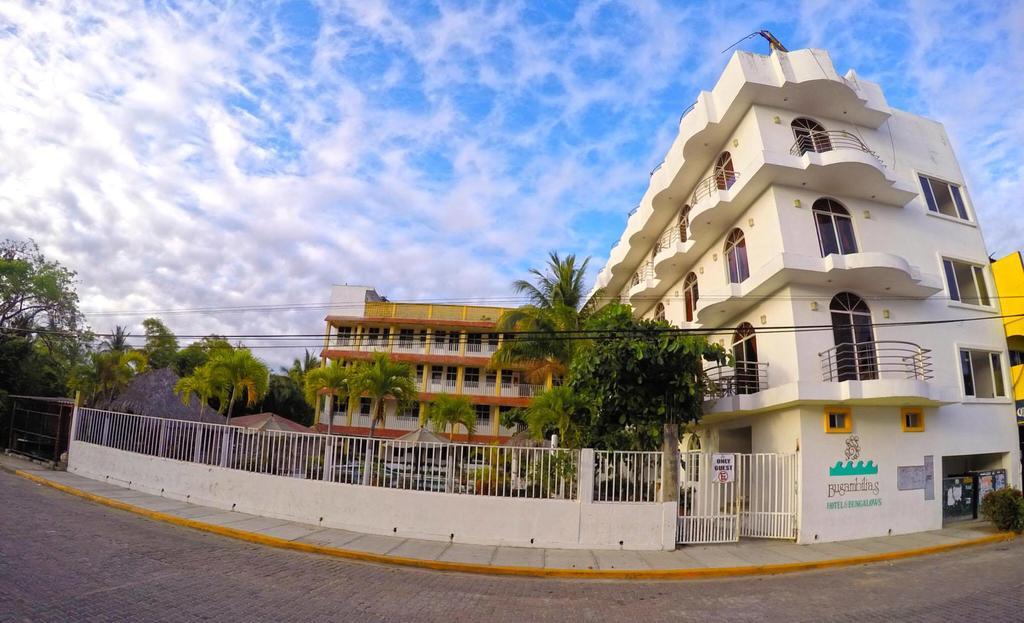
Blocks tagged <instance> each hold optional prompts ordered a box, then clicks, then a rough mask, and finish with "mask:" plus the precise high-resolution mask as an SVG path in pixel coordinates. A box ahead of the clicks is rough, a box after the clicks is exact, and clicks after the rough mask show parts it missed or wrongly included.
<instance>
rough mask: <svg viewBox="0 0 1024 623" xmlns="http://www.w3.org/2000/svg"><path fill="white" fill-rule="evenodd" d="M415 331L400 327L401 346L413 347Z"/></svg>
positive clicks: (399, 341)
mask: <svg viewBox="0 0 1024 623" xmlns="http://www.w3.org/2000/svg"><path fill="white" fill-rule="evenodd" d="M414 336H415V331H413V330H412V329H399V330H398V344H399V345H400V346H405V347H407V348H408V347H411V346H412V341H413V337H414Z"/></svg>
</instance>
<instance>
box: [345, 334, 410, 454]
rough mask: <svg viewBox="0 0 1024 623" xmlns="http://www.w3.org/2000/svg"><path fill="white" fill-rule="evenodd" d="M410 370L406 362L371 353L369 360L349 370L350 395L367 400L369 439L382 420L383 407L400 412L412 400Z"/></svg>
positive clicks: (383, 354) (382, 354)
mask: <svg viewBox="0 0 1024 623" xmlns="http://www.w3.org/2000/svg"><path fill="white" fill-rule="evenodd" d="M412 375H413V370H412V367H411V366H409V364H407V363H400V362H394V361H391V360H390V359H389V358H388V356H387V354H385V353H375V354H374V356H373V360H372V361H369V362H362V361H361V362H359V363H357V364H356V366H355V369H354V370H353V378H352V380H351V385H350V388H351V389H350V392H351V393H350V395H352V396H353V397H354V396H361V395H364V394H365V395H366V396H367V397H368V398H369V399H370V437H373V433H374V431H375V430H376V428H377V424H379V423H380V422H383V421H384V404H385V401H387V400H392V401H394V402H395V408H396V409H397V410H399V411H400V410H402V409H404V408H405V407H407V406H408V405H409V403H411V402H412V401H413V400H415V399H416V383H415V382H414V381H413V379H412Z"/></svg>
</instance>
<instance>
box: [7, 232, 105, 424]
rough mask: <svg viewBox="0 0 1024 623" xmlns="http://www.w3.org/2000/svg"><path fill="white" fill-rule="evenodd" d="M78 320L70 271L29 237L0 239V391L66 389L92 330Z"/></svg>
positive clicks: (49, 392) (34, 392)
mask: <svg viewBox="0 0 1024 623" xmlns="http://www.w3.org/2000/svg"><path fill="white" fill-rule="evenodd" d="M83 323H84V320H83V318H82V315H81V313H80V312H79V310H78V295H77V294H76V293H75V273H74V272H73V271H71V270H68V269H67V268H65V267H64V266H62V265H61V264H60V263H59V262H55V261H50V260H47V259H46V257H45V256H44V255H43V254H42V253H40V251H39V247H38V246H37V245H36V244H35V243H34V242H33V241H31V240H28V241H24V242H23V241H16V240H4V241H2V242H0V393H5V392H6V393H11V394H27V395H34V396H62V395H65V393H66V392H67V391H68V386H67V382H68V378H69V374H70V372H71V371H72V369H73V368H75V367H76V366H77V365H78V364H80V363H83V362H85V361H86V360H87V358H88V353H87V347H88V344H89V343H90V342H91V341H92V337H93V336H92V335H91V334H90V333H89V332H88V331H84V330H83V328H82V327H83ZM5 412H6V406H5V404H3V402H2V401H0V413H5Z"/></svg>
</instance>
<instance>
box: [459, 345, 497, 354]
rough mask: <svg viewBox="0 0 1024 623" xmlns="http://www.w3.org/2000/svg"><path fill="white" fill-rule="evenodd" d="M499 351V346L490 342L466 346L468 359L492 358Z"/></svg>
mask: <svg viewBox="0 0 1024 623" xmlns="http://www.w3.org/2000/svg"><path fill="white" fill-rule="evenodd" d="M497 350H498V345H497V344H494V343H490V342H482V343H479V342H477V343H475V342H468V343H467V344H466V356H467V357H490V356H491V355H493V354H494V353H495V351H497Z"/></svg>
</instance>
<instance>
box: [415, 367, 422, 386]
mask: <svg viewBox="0 0 1024 623" xmlns="http://www.w3.org/2000/svg"><path fill="white" fill-rule="evenodd" d="M415 380H416V383H421V382H423V364H422V363H419V364H416V379H415Z"/></svg>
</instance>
